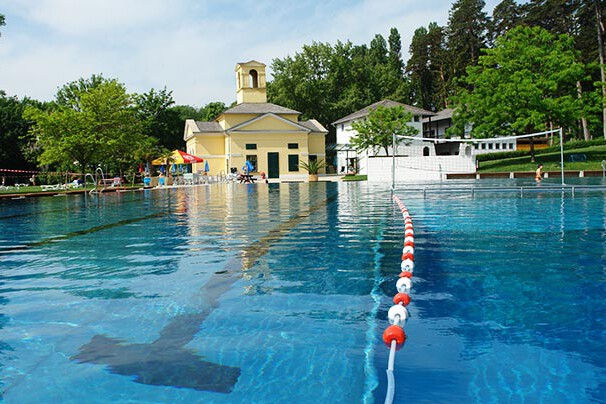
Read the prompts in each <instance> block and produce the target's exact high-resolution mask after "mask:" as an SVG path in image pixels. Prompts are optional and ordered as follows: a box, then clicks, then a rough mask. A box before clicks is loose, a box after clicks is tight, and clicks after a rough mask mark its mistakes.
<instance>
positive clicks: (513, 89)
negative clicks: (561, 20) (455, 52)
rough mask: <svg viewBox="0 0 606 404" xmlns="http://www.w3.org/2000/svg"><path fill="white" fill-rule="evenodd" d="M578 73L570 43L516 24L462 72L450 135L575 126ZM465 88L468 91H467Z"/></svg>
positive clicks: (580, 73) (581, 72)
mask: <svg viewBox="0 0 606 404" xmlns="http://www.w3.org/2000/svg"><path fill="white" fill-rule="evenodd" d="M583 75H584V66H583V64H582V63H580V62H579V57H578V53H577V52H576V50H575V49H574V41H573V39H572V38H571V37H570V36H569V35H560V36H555V35H552V34H550V33H549V32H548V31H547V30H545V29H543V28H540V27H526V26H519V27H517V28H514V29H512V30H511V31H509V32H508V33H507V34H506V35H505V36H502V37H500V38H498V39H497V41H496V44H495V47H494V48H492V49H488V50H487V51H486V54H485V55H482V56H481V57H480V58H479V62H478V65H477V66H470V67H468V68H467V76H466V77H465V78H463V79H462V81H463V84H464V86H463V88H462V89H461V90H460V93H459V94H458V95H457V96H456V97H454V99H453V102H454V105H455V108H456V112H455V116H454V123H455V125H454V126H453V129H452V130H451V132H452V131H456V130H459V131H461V130H462V128H463V127H464V126H465V125H471V126H472V134H473V136H474V137H493V136H499V135H511V134H521V133H533V132H538V131H543V130H546V129H548V128H550V127H551V126H554V127H558V126H561V127H563V128H565V130H566V131H569V130H570V129H571V128H574V127H575V126H576V120H577V119H578V117H579V116H580V115H581V108H582V107H581V105H580V103H579V100H578V98H577V95H576V82H577V81H578V80H579V79H580V78H582V77H583ZM469 88H471V90H470V89H469Z"/></svg>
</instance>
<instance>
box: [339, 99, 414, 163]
mask: <svg viewBox="0 0 606 404" xmlns="http://www.w3.org/2000/svg"><path fill="white" fill-rule="evenodd" d="M411 119H412V113H410V112H407V111H406V110H405V109H404V107H402V106H396V107H384V106H382V105H379V106H377V108H376V109H374V110H372V111H371V112H370V113H369V114H368V116H367V117H366V119H365V120H362V121H357V122H354V123H353V124H352V125H351V127H352V128H353V129H354V130H355V131H356V132H357V133H356V135H355V136H353V137H352V138H351V139H350V141H351V145H352V146H353V147H354V148H355V149H356V150H358V151H366V150H372V151H374V152H376V151H377V149H383V150H384V151H385V155H386V156H389V148H390V147H391V146H392V144H393V141H394V138H393V135H400V136H414V135H416V134H417V133H418V130H417V129H416V128H414V127H412V126H410V125H409V122H410V121H411ZM401 142H403V140H402V139H398V138H396V139H395V143H396V145H397V144H399V143H401Z"/></svg>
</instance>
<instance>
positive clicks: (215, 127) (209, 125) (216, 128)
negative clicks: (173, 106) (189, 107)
mask: <svg viewBox="0 0 606 404" xmlns="http://www.w3.org/2000/svg"><path fill="white" fill-rule="evenodd" d="M195 124H196V127H197V128H198V130H197V131H196V132H223V128H222V127H221V125H219V122H215V121H212V122H202V121H195Z"/></svg>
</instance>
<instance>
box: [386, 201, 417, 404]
mask: <svg viewBox="0 0 606 404" xmlns="http://www.w3.org/2000/svg"><path fill="white" fill-rule="evenodd" d="M393 201H394V202H395V203H396V204H397V205H398V207H399V208H400V211H401V212H402V217H403V218H404V248H403V249H402V263H401V264H400V270H401V272H400V275H399V277H398V281H397V282H396V289H397V291H398V293H396V295H395V296H394V297H393V303H394V305H393V306H391V308H390V309H389V311H388V312H387V318H388V320H389V323H390V324H391V325H390V326H389V327H387V328H386V329H385V331H384V332H383V341H384V342H385V344H387V346H388V347H389V362H388V364H387V370H386V372H387V393H386V395H385V404H391V403H393V398H394V395H395V379H394V375H393V367H394V362H395V356H396V351H397V350H399V349H400V348H401V347H402V345H404V342H405V341H406V333H405V332H404V323H405V322H406V320H407V319H408V317H409V313H408V310H407V309H406V306H407V305H408V304H409V303H410V294H409V293H410V290H411V289H412V276H413V272H414V267H415V264H414V253H415V239H414V228H413V225H412V218H411V217H410V214H409V213H408V209H407V208H406V206H405V205H404V204H403V203H402V201H400V198H398V197H397V196H396V195H394V196H393Z"/></svg>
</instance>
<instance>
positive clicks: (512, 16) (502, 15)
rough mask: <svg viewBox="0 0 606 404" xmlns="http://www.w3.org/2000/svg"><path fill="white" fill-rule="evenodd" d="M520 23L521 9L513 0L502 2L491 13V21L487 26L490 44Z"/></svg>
mask: <svg viewBox="0 0 606 404" xmlns="http://www.w3.org/2000/svg"><path fill="white" fill-rule="evenodd" d="M521 22H522V10H521V7H520V6H519V5H518V4H517V3H516V2H515V1H514V0H503V1H501V2H500V3H499V4H497V5H496V6H495V8H494V10H493V11H492V19H491V20H490V23H489V24H488V37H489V41H490V43H491V44H494V41H495V40H496V39H497V38H498V37H500V36H502V35H505V34H506V33H507V32H509V30H510V29H512V28H515V27H517V26H518V25H520V23H521Z"/></svg>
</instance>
